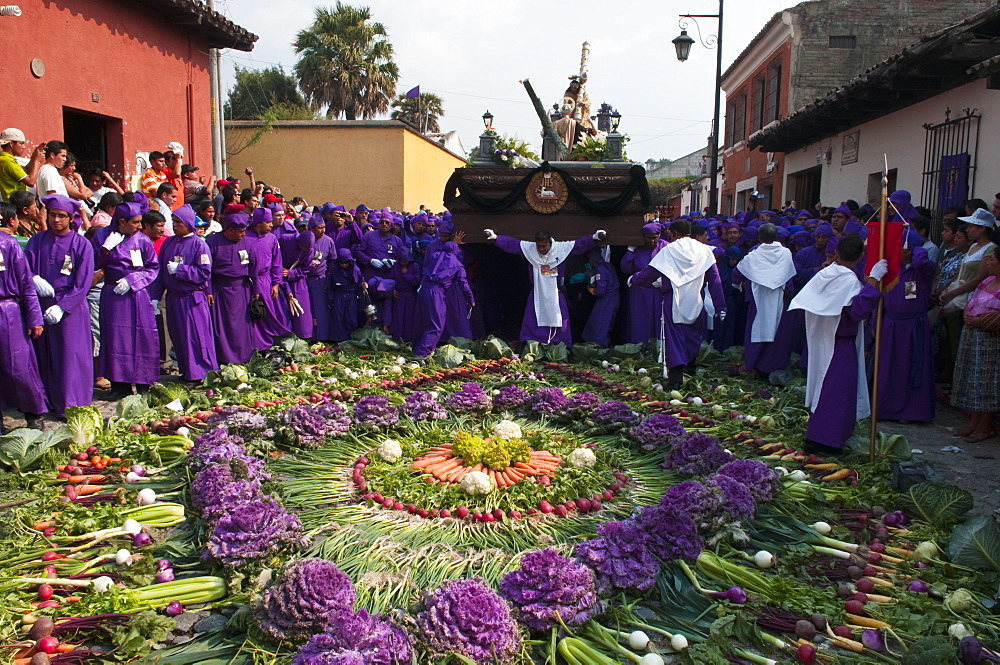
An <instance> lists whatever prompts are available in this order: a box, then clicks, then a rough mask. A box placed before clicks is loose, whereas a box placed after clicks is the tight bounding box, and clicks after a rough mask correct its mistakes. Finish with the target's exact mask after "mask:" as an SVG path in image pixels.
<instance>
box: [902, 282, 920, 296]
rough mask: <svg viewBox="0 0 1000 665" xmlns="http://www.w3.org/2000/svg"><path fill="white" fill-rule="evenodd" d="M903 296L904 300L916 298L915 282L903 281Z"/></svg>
mask: <svg viewBox="0 0 1000 665" xmlns="http://www.w3.org/2000/svg"><path fill="white" fill-rule="evenodd" d="M903 294H904V295H903V297H904V298H905V299H906V300H916V299H917V283H916V282H903Z"/></svg>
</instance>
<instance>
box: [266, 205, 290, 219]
mask: <svg viewBox="0 0 1000 665" xmlns="http://www.w3.org/2000/svg"><path fill="white" fill-rule="evenodd" d="M264 207H265V208H267V209H268V210H270V211H271V212H280V213H284V212H285V206H283V205H281V204H280V203H268V204H267V205H266V206H264ZM271 219H272V220H273V219H274V218H273V217H272V218H271Z"/></svg>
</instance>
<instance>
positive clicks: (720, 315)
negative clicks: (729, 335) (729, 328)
mask: <svg viewBox="0 0 1000 665" xmlns="http://www.w3.org/2000/svg"><path fill="white" fill-rule="evenodd" d="M719 320H720V321H725V320H726V310H722V311H721V312H719Z"/></svg>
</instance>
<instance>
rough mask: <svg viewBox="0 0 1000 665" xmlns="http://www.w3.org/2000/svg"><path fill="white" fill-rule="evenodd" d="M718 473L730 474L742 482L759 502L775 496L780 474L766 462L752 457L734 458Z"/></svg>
mask: <svg viewBox="0 0 1000 665" xmlns="http://www.w3.org/2000/svg"><path fill="white" fill-rule="evenodd" d="M718 474H719V475H722V476H729V477H730V478H732V479H733V480H736V481H738V482H739V483H741V484H742V485H743V486H744V487H746V488H747V491H749V492H750V496H752V497H753V498H754V501H757V502H758V503H761V502H766V501H770V500H771V499H773V498H774V487H775V484H776V483H777V482H778V474H777V472H776V471H775V470H774V469H772V468H771V467H769V466H768V465H767V464H765V463H764V462H760V461H758V460H751V459H738V460H734V461H732V462H729V463H728V464H725V465H723V466H722V467H720V468H719V471H718Z"/></svg>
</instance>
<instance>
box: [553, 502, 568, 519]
mask: <svg viewBox="0 0 1000 665" xmlns="http://www.w3.org/2000/svg"><path fill="white" fill-rule="evenodd" d="M552 512H553V513H555V514H556V516H557V517H566V515H568V514H569V509H568V508H566V505H565V504H562V503H561V504H559V505H558V506H556V507H555V508H553V509H552Z"/></svg>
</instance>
